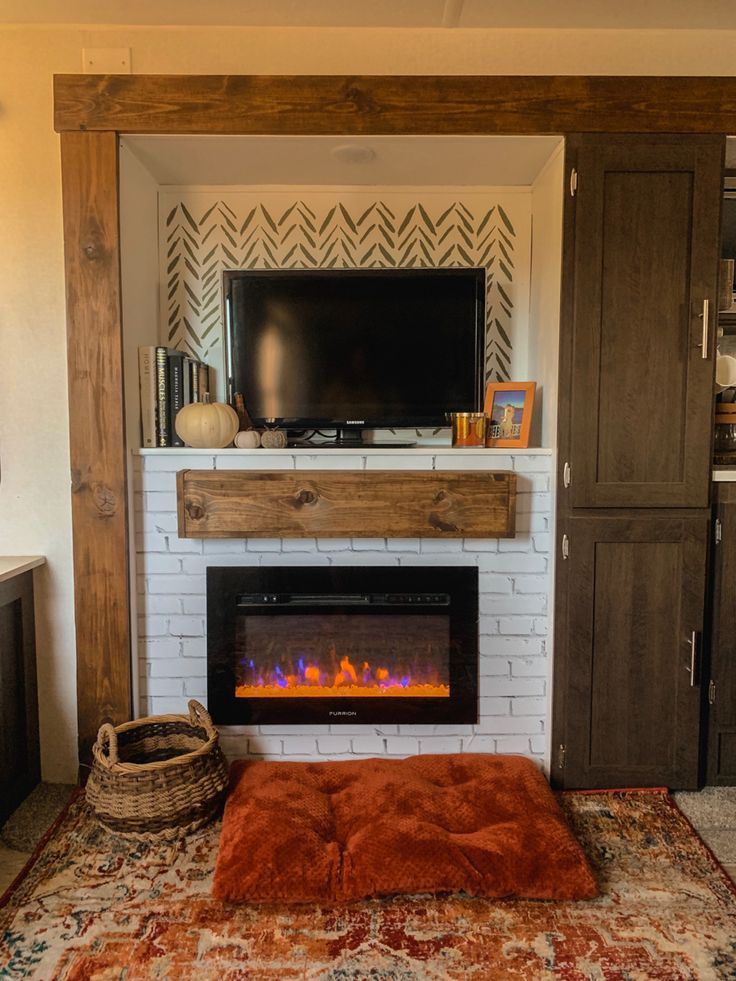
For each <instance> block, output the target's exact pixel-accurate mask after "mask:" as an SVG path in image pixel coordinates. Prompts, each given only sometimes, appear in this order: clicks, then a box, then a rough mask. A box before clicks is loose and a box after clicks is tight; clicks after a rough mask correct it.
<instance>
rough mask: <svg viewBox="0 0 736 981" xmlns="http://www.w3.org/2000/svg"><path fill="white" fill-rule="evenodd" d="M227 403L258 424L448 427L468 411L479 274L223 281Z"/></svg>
mask: <svg viewBox="0 0 736 981" xmlns="http://www.w3.org/2000/svg"><path fill="white" fill-rule="evenodd" d="M224 295H225V312H226V326H227V331H226V334H227V362H226V364H227V372H228V376H229V377H228V385H229V390H230V391H229V394H230V397H231V398H232V396H233V395H234V394H235V393H236V392H240V393H242V395H243V398H244V401H245V405H246V408H247V410H248V413H249V415H250V416H251V418H252V419H253V421H254V423H255V424H256V425H262V424H264V423H269V422H275V423H277V424H279V425H281V426H283V427H285V428H291V429H298V428H309V427H316V428H319V427H322V428H352V429H355V428H382V427H418V426H441V425H446V419H445V413H447V412H451V411H477V410H478V408H479V405H480V400H481V385H482V374H483V372H482V358H483V348H484V328H485V311H484V297H485V271H484V270H483V269H421V270H414V269H370V270H368V269H366V270H353V269H350V270H343V269H340V270H278V271H277V270H247V271H228V272H225V274H224Z"/></svg>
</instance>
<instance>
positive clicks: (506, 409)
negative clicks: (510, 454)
mask: <svg viewBox="0 0 736 981" xmlns="http://www.w3.org/2000/svg"><path fill="white" fill-rule="evenodd" d="M536 389H537V383H536V382H513V381H511V382H489V384H488V385H487V386H486V397H485V402H484V404H483V411H484V412H485V414H486V415H487V416H489V417H490V418H489V420H488V424H487V429H486V446H491V447H495V446H515V447H517V448H518V449H522V450H523V449H526V448H527V447H528V446H529V430H530V429H531V425H532V412H533V411H534V393H535V392H536Z"/></svg>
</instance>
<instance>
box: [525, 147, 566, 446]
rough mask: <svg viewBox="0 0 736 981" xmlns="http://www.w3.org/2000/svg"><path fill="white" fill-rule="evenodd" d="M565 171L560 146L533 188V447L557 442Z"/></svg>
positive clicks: (530, 307) (530, 303)
mask: <svg viewBox="0 0 736 981" xmlns="http://www.w3.org/2000/svg"><path fill="white" fill-rule="evenodd" d="M564 169H565V151H564V146H562V145H560V147H559V149H558V150H557V151H556V152H555V153H554V154H553V155H552V157H550V159H549V161H548V162H547V164H545V166H544V168H543V169H542V171H541V173H540V174H539V176H538V177H537V179H536V181H535V182H534V184H533V186H532V268H531V291H530V299H529V378H531V379H534V380H536V382H537V393H536V396H537V402H536V404H535V411H534V428H533V431H532V443H531V445H532V446H549V447H555V446H557V368H558V362H559V341H558V338H559V333H560V286H561V283H562V210H563V204H564V189H563V182H564ZM540 410H541V411H540Z"/></svg>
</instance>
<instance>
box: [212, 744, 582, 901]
mask: <svg viewBox="0 0 736 981" xmlns="http://www.w3.org/2000/svg"><path fill="white" fill-rule="evenodd" d="M230 780H231V782H230V793H229V796H228V800H227V804H226V806H225V816H224V821H223V827H222V836H221V839H220V849H219V853H218V856H217V866H216V869H215V878H214V884H213V890H212V891H213V894H214V895H215V896H216V897H217V898H219V899H223V900H229V901H235V902H308V901H315V902H330V901H332V902H335V901H337V902H345V901H349V900H356V899H362V898H367V897H370V896H388V895H392V894H396V893H417V892H429V893H440V892H459V891H462V892H465V893H467V894H469V895H471V896H490V897H503V896H508V897H510V896H517V897H525V898H529V899H588V898H591V897H593V896H595V895H597V893H598V889H597V886H596V882H595V879H594V878H593V875H592V873H591V871H590V868H589V867H588V863H587V861H586V859H585V856H584V854H583V852H582V850H581V848H580V846H579V845H578V843H577V841H576V840H575V838H574V837H573V835H572V834H571V832H570V830H569V828H568V827H567V824H566V823H565V820H564V818H563V816H562V812H561V811H560V809H559V807H558V806H557V803H556V801H555V799H554V796H553V795H552V793H551V791H550V789H549V787H548V786H547V783H546V781H545V779H544V777H543V776H542V774H541V773H540V772H539V770H538V769H537V767H536V765H535V764H534V763H532V762H531V761H530V760H527V759H524V758H523V757H519V756H494V755H482V754H469V753H468V754H456V755H443V756H413V757H410V758H409V759H403V760H387V759H366V760H356V761H353V760H348V761H345V762H334V763H330V762H325V763H290V762H279V763H271V762H254V763H251V762H247V761H241V762H237V763H234V764H233V766H232V768H231V775H230Z"/></svg>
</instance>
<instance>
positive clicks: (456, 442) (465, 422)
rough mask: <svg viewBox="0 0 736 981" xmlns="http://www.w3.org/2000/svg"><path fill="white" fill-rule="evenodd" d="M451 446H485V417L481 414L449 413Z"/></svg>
mask: <svg viewBox="0 0 736 981" xmlns="http://www.w3.org/2000/svg"><path fill="white" fill-rule="evenodd" d="M450 421H451V423H452V445H453V446H485V444H486V416H485V415H484V413H482V412H451V413H450Z"/></svg>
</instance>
